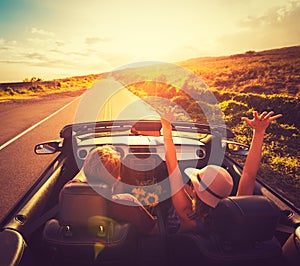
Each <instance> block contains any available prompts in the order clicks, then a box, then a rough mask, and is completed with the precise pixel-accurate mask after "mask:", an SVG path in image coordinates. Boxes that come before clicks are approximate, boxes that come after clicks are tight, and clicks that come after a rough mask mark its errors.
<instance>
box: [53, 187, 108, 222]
mask: <svg viewBox="0 0 300 266" xmlns="http://www.w3.org/2000/svg"><path fill="white" fill-rule="evenodd" d="M103 195H105V197H104V196H103ZM110 197H111V189H110V187H109V186H107V185H106V184H104V183H103V184H97V185H93V186H90V185H88V184H86V183H77V182H76V183H70V184H67V185H66V186H65V187H64V188H63V189H62V192H61V195H60V200H59V223H60V225H62V226H66V225H68V226H71V227H86V226H87V224H88V221H89V219H90V218H91V217H94V216H107V200H108V199H109V198H110Z"/></svg>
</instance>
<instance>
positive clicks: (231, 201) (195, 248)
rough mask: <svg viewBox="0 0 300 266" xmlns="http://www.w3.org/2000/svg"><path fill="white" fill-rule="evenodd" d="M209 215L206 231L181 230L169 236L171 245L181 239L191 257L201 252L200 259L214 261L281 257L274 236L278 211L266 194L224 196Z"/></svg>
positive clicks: (235, 261)
mask: <svg viewBox="0 0 300 266" xmlns="http://www.w3.org/2000/svg"><path fill="white" fill-rule="evenodd" d="M209 215H210V219H211V223H212V228H211V230H210V232H209V234H208V235H201V234H200V233H181V234H177V235H174V236H170V238H171V241H172V242H173V244H172V246H173V247H174V246H175V245H178V246H179V244H178V243H179V242H180V243H183V245H182V248H183V249H184V250H186V252H188V253H189V254H190V257H191V260H196V259H199V256H200V257H201V260H202V261H203V262H207V263H208V264H213V265H214V264H218V263H222V264H223V263H225V264H226V265H227V263H228V264H234V263H237V264H239V265H240V264H241V263H243V264H244V263H246V262H247V263H250V265H256V263H258V264H259V263H266V262H268V263H269V262H271V261H276V262H278V261H279V260H280V259H281V258H282V250H281V245H280V243H279V242H278V241H277V240H276V239H275V237H274V234H275V231H276V226H277V223H278V220H279V217H280V211H279V209H278V208H277V206H276V205H275V204H274V203H273V202H272V201H271V200H269V199H268V198H267V197H265V196H259V195H251V196H232V197H227V198H224V199H222V200H221V201H220V202H219V204H218V205H217V207H216V208H214V209H212V210H211V212H210V214H209ZM174 240H176V242H174ZM171 241H170V242H171ZM182 252H183V253H186V252H185V251H182ZM187 256H188V255H187ZM195 257H196V258H195ZM179 260H180V258H178V259H177V261H179ZM178 265H180V264H178ZM182 265H183V264H182ZM247 265H248V264H247ZM276 265H277V264H276Z"/></svg>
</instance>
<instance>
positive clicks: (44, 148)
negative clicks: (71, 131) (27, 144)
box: [34, 140, 61, 154]
mask: <svg viewBox="0 0 300 266" xmlns="http://www.w3.org/2000/svg"><path fill="white" fill-rule="evenodd" d="M59 151H61V141H60V140H54V141H49V142H44V143H40V144H37V145H36V146H35V148H34V152H35V153H36V154H53V153H56V152H59Z"/></svg>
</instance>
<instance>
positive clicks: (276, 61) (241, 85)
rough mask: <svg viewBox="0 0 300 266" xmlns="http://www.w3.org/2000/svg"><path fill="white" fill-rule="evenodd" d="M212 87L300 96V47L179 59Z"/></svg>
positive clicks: (182, 64)
mask: <svg viewBox="0 0 300 266" xmlns="http://www.w3.org/2000/svg"><path fill="white" fill-rule="evenodd" d="M178 64H179V65H181V66H183V67H186V68H189V69H190V70H192V71H193V72H194V73H195V74H197V75H199V76H200V77H201V78H202V79H203V80H204V81H205V82H206V83H207V85H208V86H209V87H210V88H211V89H215V90H226V91H231V92H245V93H248V92H251V93H264V94H274V93H278V94H287V95H291V96H296V95H298V96H299V91H300V46H294V47H286V48H280V49H273V50H266V51H261V52H255V51H248V52H246V53H244V54H236V55H231V56H222V57H206V58H195V59H189V60H186V61H184V62H179V63H178Z"/></svg>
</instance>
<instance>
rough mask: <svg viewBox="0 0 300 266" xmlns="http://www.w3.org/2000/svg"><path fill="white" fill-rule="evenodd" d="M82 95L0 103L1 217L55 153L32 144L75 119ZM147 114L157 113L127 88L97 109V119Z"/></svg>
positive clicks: (56, 136)
mask: <svg viewBox="0 0 300 266" xmlns="http://www.w3.org/2000/svg"><path fill="white" fill-rule="evenodd" d="M83 98H84V96H83V97H81V98H79V95H75V96H74V95H65V94H63V95H60V96H57V95H56V96H54V97H53V96H51V97H43V98H41V99H36V100H28V101H21V102H13V103H1V104H0V121H1V129H0V197H1V202H0V219H2V218H3V216H4V215H5V214H6V213H7V212H8V211H9V209H10V208H12V207H13V206H14V204H15V203H16V202H17V200H18V199H19V198H20V197H21V196H22V195H23V194H24V193H25V192H26V191H27V190H28V189H29V188H30V187H31V185H32V184H33V183H34V181H35V180H36V179H37V178H38V177H39V176H40V174H41V173H42V172H43V170H44V169H45V168H46V166H47V165H48V164H49V163H50V162H51V161H52V160H53V159H54V158H55V157H56V156H57V154H54V155H36V154H35V153H34V147H35V145H36V144H37V143H40V142H44V141H48V140H54V139H59V132H60V130H61V129H62V128H63V127H64V126H65V125H67V124H71V123H73V122H74V117H75V114H76V113H78V108H79V106H80V105H79V103H80V102H81V104H82V102H83V101H82V99H83ZM90 105H91V104H90V103H89V106H90ZM149 115H150V117H151V116H153V115H156V116H157V114H156V113H155V112H153V110H152V109H151V108H150V107H149V106H147V105H145V104H144V103H143V102H142V101H141V100H139V99H138V98H137V97H136V96H134V95H133V94H131V93H130V92H128V91H127V90H126V91H120V92H118V93H116V94H115V95H114V96H113V98H110V99H109V101H107V102H106V104H105V105H104V106H103V108H102V110H100V111H99V110H98V113H97V118H98V119H99V120H111V119H115V118H119V119H120V118H123V119H124V118H127V119H135V118H136V119H142V118H147V117H149ZM77 122H78V121H77Z"/></svg>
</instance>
